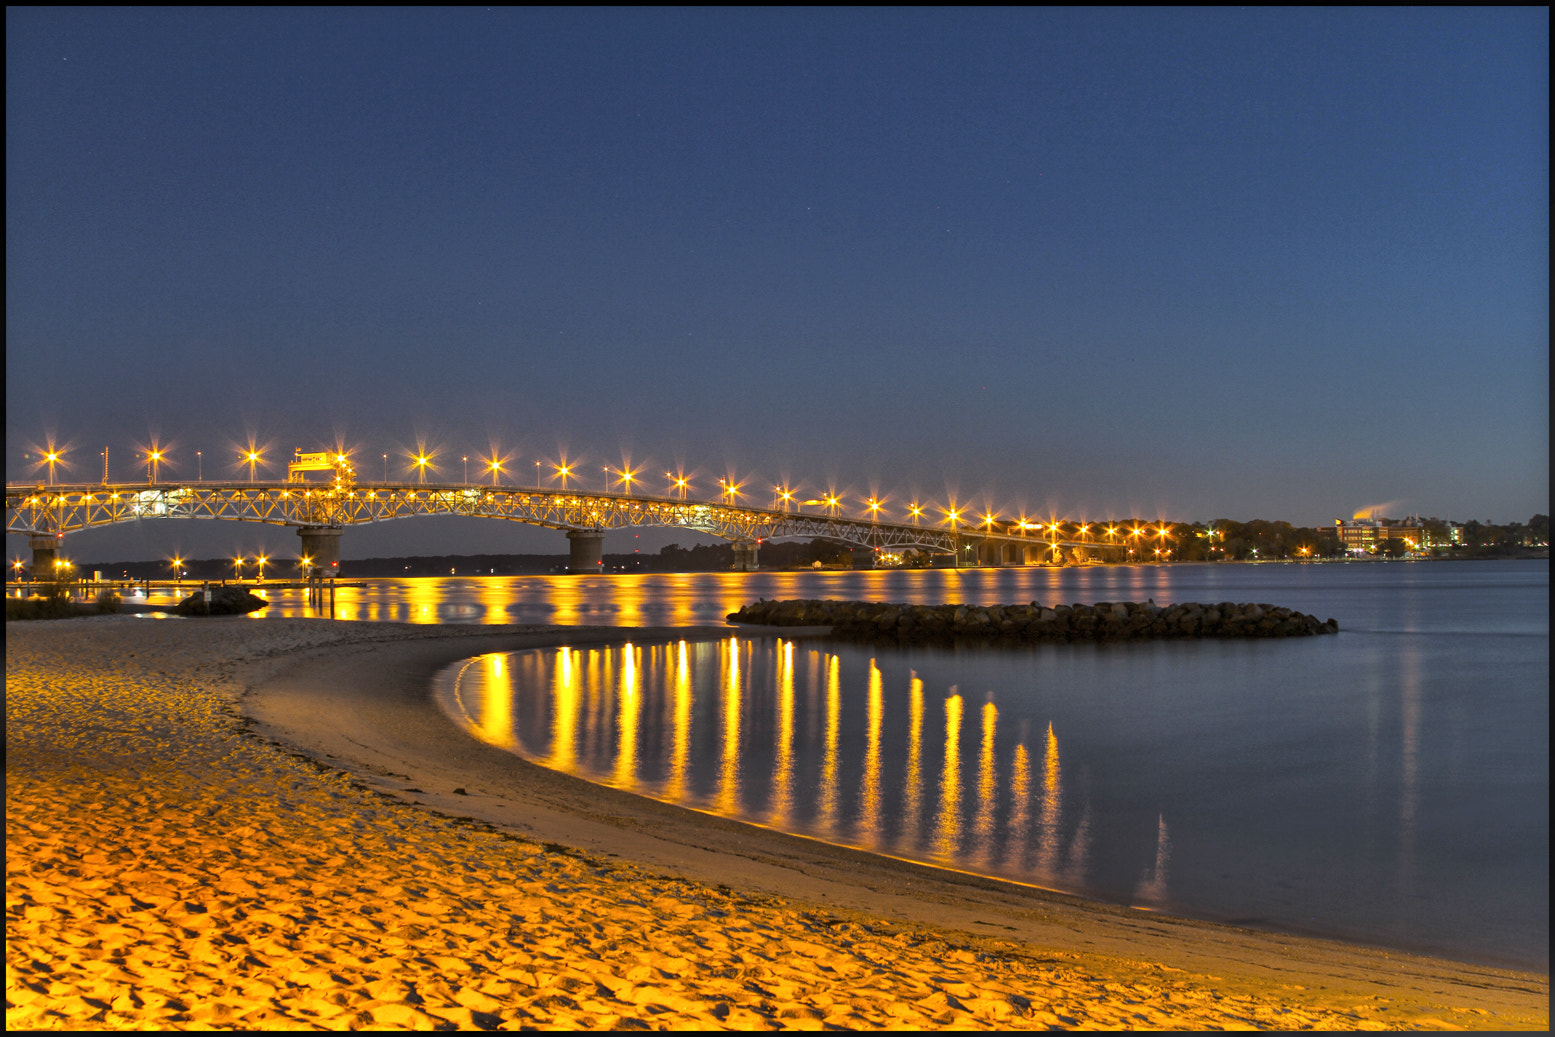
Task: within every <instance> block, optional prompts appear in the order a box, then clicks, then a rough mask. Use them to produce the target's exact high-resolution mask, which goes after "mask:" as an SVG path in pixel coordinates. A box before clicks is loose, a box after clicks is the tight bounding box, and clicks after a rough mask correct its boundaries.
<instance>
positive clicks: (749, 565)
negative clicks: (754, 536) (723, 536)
mask: <svg viewBox="0 0 1555 1037" xmlns="http://www.w3.org/2000/svg"><path fill="white" fill-rule="evenodd" d="M760 546H761V545H760V544H757V543H756V542H755V541H752V540H736V541H735V542H734V569H735V571H736V572H742V573H753V572H755V571H756V549H757V548H758V547H760Z"/></svg>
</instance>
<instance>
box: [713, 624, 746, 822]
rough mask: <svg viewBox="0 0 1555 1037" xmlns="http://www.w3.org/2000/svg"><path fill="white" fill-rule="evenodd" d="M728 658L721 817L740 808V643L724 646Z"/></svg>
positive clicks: (731, 813)
mask: <svg viewBox="0 0 1555 1037" xmlns="http://www.w3.org/2000/svg"><path fill="white" fill-rule="evenodd" d="M720 645H721V647H722V649H723V650H722V652H721V653H720V654H721V655H723V657H724V682H723V721H724V731H723V767H722V769H721V770H720V771H719V774H718V800H717V805H716V809H717V811H718V813H720V814H724V815H725V816H731V815H733V814H735V813H737V812H738V811H739V806H740V642H739V641H738V640H737V639H735V638H732V637H731V638H729V640H728V641H726V642H720Z"/></svg>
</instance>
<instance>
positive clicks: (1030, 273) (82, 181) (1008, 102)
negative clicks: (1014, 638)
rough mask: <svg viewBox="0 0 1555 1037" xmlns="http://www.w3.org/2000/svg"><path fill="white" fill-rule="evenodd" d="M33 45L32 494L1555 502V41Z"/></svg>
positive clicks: (1463, 14)
mask: <svg viewBox="0 0 1555 1037" xmlns="http://www.w3.org/2000/svg"><path fill="white" fill-rule="evenodd" d="M6 25H7V44H6V51H7V84H6V85H7V97H6V113H7V153H6V172H7V177H6V215H7V221H6V222H7V231H6V288H7V300H6V301H7V329H6V331H7V342H6V345H7V352H6V358H7V359H6V383H7V384H6V448H7V453H6V477H7V480H8V481H16V480H21V479H28V478H32V477H33V475H32V473H31V470H30V469H29V467H28V459H27V458H26V457H25V456H24V455H25V454H26V453H28V452H29V450H30V449H31V445H32V444H39V445H41V444H42V443H44V442H45V441H46V437H48V436H49V435H53V436H54V437H56V438H57V440H58V441H59V442H68V443H69V444H71V446H72V448H73V449H72V453H71V457H72V459H73V461H75V462H76V467H75V470H74V473H75V474H74V477H75V478H81V479H92V478H99V477H100V475H101V467H100V465H101V462H100V460H99V458H98V451H100V450H101V449H102V448H103V447H104V446H108V447H110V457H111V459H112V460H113V462H114V464H113V468H114V471H113V474H114V476H115V477H116V478H121V479H127V478H130V477H131V476H132V474H133V472H134V471H135V469H134V467H133V466H132V464H131V459H132V457H133V454H134V450H135V448H136V446H137V445H143V444H145V443H146V442H147V441H148V437H149V436H151V435H153V434H155V435H157V436H159V437H160V440H161V442H162V443H164V444H168V445H170V446H171V448H172V451H173V459H174V461H176V462H177V463H178V464H179V468H178V469H177V471H178V472H180V473H182V474H193V472H194V466H195V458H194V451H195V450H197V449H198V450H202V451H203V452H204V462H203V464H204V469H205V474H206V475H207V476H208V477H209V476H214V475H219V474H222V470H223V466H224V464H225V462H226V460H227V459H228V458H235V457H236V453H235V449H234V447H235V445H237V444H240V443H242V442H244V441H246V439H247V437H248V435H250V434H253V435H257V436H258V437H259V441H260V442H268V443H270V444H272V447H273V449H272V454H271V456H273V457H275V458H277V459H280V458H282V456H283V455H286V454H289V453H290V452H291V450H292V449H293V448H294V447H302V448H305V449H314V448H322V447H323V446H326V445H333V444H335V443H336V442H337V440H338V441H341V442H343V443H344V444H345V445H347V446H350V447H353V448H355V449H356V450H357V451H358V453H359V456H361V457H363V458H371V459H372V463H371V464H368V463H365V462H364V463H363V464H362V466H361V467H362V469H363V471H364V473H365V474H368V475H370V476H374V477H376V475H375V473H376V474H377V475H381V460H380V455H381V454H382V453H383V452H385V451H387V452H389V453H390V454H391V455H396V454H397V455H399V458H400V460H401V462H402V463H403V458H404V455H405V454H406V452H407V450H408V449H409V448H412V447H414V446H415V445H416V443H417V442H418V440H419V441H421V442H424V443H426V444H427V445H428V446H430V447H432V448H434V449H437V450H438V451H439V458H440V460H441V461H444V462H448V461H450V459H451V462H452V466H451V467H446V466H445V467H444V469H443V471H444V473H445V475H451V476H452V477H453V478H458V477H460V475H461V467H460V462H459V457H460V456H462V455H464V454H470V455H471V456H472V457H474V456H476V455H478V454H480V453H482V452H487V451H488V448H489V446H491V445H493V444H494V445H495V446H496V447H497V449H498V450H499V451H500V452H502V453H504V454H508V455H510V456H511V458H512V460H513V462H514V467H517V468H522V467H523V466H525V465H527V466H528V468H529V469H530V471H531V472H532V471H533V462H534V460H535V459H538V458H546V459H551V458H555V457H557V456H558V453H559V451H560V450H561V449H563V448H565V450H566V451H567V453H568V456H569V457H575V458H580V459H581V460H582V462H583V463H584V465H585V466H586V467H590V468H591V469H592V471H593V472H594V473H595V474H596V476H597V474H598V470H599V467H600V466H601V465H606V464H608V465H611V466H612V467H615V466H619V465H621V464H622V463H623V462H624V461H628V460H629V461H630V462H631V463H632V464H634V465H636V464H639V463H646V464H647V466H648V470H649V471H659V472H662V471H663V470H664V469H666V468H669V467H680V466H684V467H686V468H688V469H696V470H698V471H700V472H701V473H702V475H703V479H702V485H704V486H711V485H712V484H713V483H714V482H715V480H716V478H717V477H719V476H722V475H725V474H726V473H728V472H731V471H732V472H733V473H734V474H735V475H736V476H738V477H740V478H747V477H749V479H750V481H751V483H752V485H753V486H755V487H756V492H755V494H754V496H753V498H752V499H754V500H763V499H770V492H766V491H767V489H768V488H770V486H771V485H772V484H773V483H774V482H776V481H779V480H782V479H787V480H791V481H793V482H802V483H804V484H805V485H807V486H809V487H812V488H825V487H826V486H827V485H828V484H830V485H835V486H836V487H837V488H838V489H852V490H853V491H855V492H868V491H870V490H874V491H876V492H880V493H885V494H889V495H891V497H892V499H893V500H894V501H897V502H901V501H905V500H906V499H908V498H909V497H912V496H919V497H921V498H923V499H925V500H939V501H944V500H946V499H948V498H949V496H950V495H952V494H953V495H954V496H955V497H956V499H958V500H960V501H964V502H972V503H974V504H977V505H979V506H983V505H992V506H996V507H999V508H1000V509H1002V510H1003V511H1004V512H1006V513H1009V514H1014V513H1017V512H1020V511H1025V512H1027V513H1031V514H1038V513H1041V514H1055V515H1059V516H1071V517H1081V516H1089V517H1106V516H1108V515H1113V516H1121V515H1146V516H1159V517H1166V518H1175V519H1184V520H1193V519H1209V518H1215V517H1221V516H1226V517H1235V518H1253V517H1267V518H1286V519H1290V520H1292V521H1296V522H1301V523H1318V522H1329V521H1331V520H1332V519H1333V517H1334V516H1336V515H1343V516H1349V515H1351V514H1353V513H1355V512H1356V511H1357V510H1359V509H1363V508H1366V507H1368V506H1371V505H1386V510H1387V513H1388V514H1398V515H1402V514H1404V513H1406V512H1411V511H1418V512H1420V513H1422V514H1434V515H1440V516H1442V517H1452V518H1458V519H1460V520H1461V519H1468V518H1472V517H1478V518H1482V519H1490V520H1493V521H1501V522H1505V521H1511V520H1526V519H1527V518H1528V516H1529V515H1531V514H1532V513H1534V512H1536V511H1543V512H1547V511H1548V497H1549V450H1548V439H1549V417H1548V415H1549V395H1548V392H1549V389H1548V385H1549V381H1548V375H1549V361H1548V340H1549V285H1548V279H1549V263H1548V241H1549V205H1548V197H1549V192H1548V188H1549V175H1548V174H1549V166H1548V157H1549V136H1548V87H1549V82H1548V69H1549V51H1548V38H1549V32H1548V30H1549V22H1548V14H1547V12H1546V11H1543V10H1522V9H1518V10H1490V11H1480V10H1439V9H1430V10H1396V9H1382V10H1356V11H1349V10H1345V11H1339V10H1317V11H1312V10H1303V11H1291V10H1273V11H1271V10H1252V11H1236V10H1221V9H1216V10H1189V11H1158V10H1151V11H1137V10H1130V11H1100V12H1096V11H1041V10H1039V11H1029V10H1020V11H974V12H970V13H969V12H964V11H959V10H956V11H946V10H916V9H914V10H906V11H901V10H896V11H886V10H873V9H871V10H862V11H817V10H786V11H770V10H757V11H749V10H738V11H714V12H708V11H705V10H700V9H699V10H693V11H679V10H675V11H643V10H635V9H632V10H610V11H582V12H578V11H570V10H569V11H525V10H499V11H482V10H453V11H446V12H445V11H424V10H423V11H402V10H388V11H384V10H378V11H361V10H349V11H304V10H264V11H237V12H231V11H226V10H207V11H199V10H195V11H191V10H182V9H180V10H171V11H154V10H56V9H22V10H18V9H11V10H8V12H7V16H6ZM218 459H220V460H218ZM391 471H392V466H391ZM661 481H662V480H661ZM186 525H187V524H186ZM491 525H492V526H496V524H491ZM243 535H245V536H248V537H249V538H250V539H253V538H254V537H255V536H257V534H255V533H254V532H253V531H251V530H244V532H243ZM234 536H237V534H236V533H235V532H234V530H233V529H232V528H230V527H219V528H217V529H215V530H212V531H209V532H204V533H200V534H198V535H192V534H191V533H189V532H180V533H179V539H181V540H182V541H183V542H184V543H185V544H191V543H195V542H198V541H202V540H210V542H211V543H212V544H213V545H214V544H225V543H226V542H227V541H228V540H232V539H233V537H234ZM161 537H163V534H161V533H158V532H156V531H152V533H151V534H149V535H148V534H145V533H139V534H133V535H132V534H130V533H128V532H122V531H121V532H109V531H104V532H99V533H93V534H89V535H83V536H81V537H80V538H78V543H77V544H76V545H75V547H74V551H73V553H75V554H81V553H82V552H85V553H86V554H89V555H93V556H97V555H99V553H101V555H102V556H104V557H106V556H108V555H111V554H113V553H114V552H115V551H116V550H118V545H119V544H121V543H122V544H124V545H127V546H125V547H124V550H130V547H131V546H134V547H135V550H140V549H141V547H144V548H145V549H146V550H148V551H151V556H155V554H156V553H157V551H156V550H153V548H155V546H156V545H157V544H159V543H160V538H161ZM353 537H354V538H355V539H356V541H357V547H356V548H353V547H352V546H350V545H348V547H347V555H348V556H349V555H357V556H360V555H361V554H362V553H363V552H364V550H367V549H368V547H369V545H371V553H378V552H379V551H380V550H381V551H391V550H392V551H396V552H397V551H402V550H403V551H410V550H421V549H423V548H426V547H428V546H429V545H428V544H426V543H425V542H424V540H425V536H424V530H422V529H420V528H419V527H418V526H417V524H416V523H402V524H390V525H389V526H386V527H383V528H382V529H381V530H377V531H372V532H371V533H369V532H368V531H365V530H363V531H357V532H356V533H353ZM11 539H13V540H14V539H16V538H11ZM274 539H277V540H279V541H280V542H284V541H285V537H284V536H277V537H276V538H274ZM292 539H293V540H294V539H295V538H292ZM348 539H350V538H348ZM682 539H684V538H682ZM477 541H478V542H477ZM553 541H557V542H556V543H553ZM656 544H657V540H656V541H655V545H656ZM10 546H12V547H13V548H14V547H16V545H15V544H12V545H10ZM471 546H472V547H476V548H480V549H495V548H499V547H506V548H508V549H514V550H520V549H529V548H531V547H533V548H535V549H540V550H550V549H554V550H557V551H560V550H563V549H564V547H563V545H562V544H561V543H560V542H559V537H558V536H557V534H554V533H553V534H543V533H538V532H529V531H525V530H518V529H514V528H511V527H500V528H495V529H487V527H486V526H480V527H479V531H478V532H477V533H476V534H475V536H474V537H473V539H472V541H471ZM616 546H617V544H616V541H615V540H614V538H613V539H612V540H611V541H609V542H607V547H608V549H612V550H613V549H615V548H616ZM620 546H625V545H624V544H622V545H620ZM443 549H446V545H445V546H444V548H443ZM13 553H14V552H13Z"/></svg>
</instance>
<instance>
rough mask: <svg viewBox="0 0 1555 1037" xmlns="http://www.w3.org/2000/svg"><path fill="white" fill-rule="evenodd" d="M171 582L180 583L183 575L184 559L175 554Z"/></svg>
mask: <svg viewBox="0 0 1555 1037" xmlns="http://www.w3.org/2000/svg"><path fill="white" fill-rule="evenodd" d="M172 564H173V582H174V583H182V582H183V575H184V571H183V570H184V560H183V559H182V558H179V557H178V556H177V555H174V556H173V563H172Z"/></svg>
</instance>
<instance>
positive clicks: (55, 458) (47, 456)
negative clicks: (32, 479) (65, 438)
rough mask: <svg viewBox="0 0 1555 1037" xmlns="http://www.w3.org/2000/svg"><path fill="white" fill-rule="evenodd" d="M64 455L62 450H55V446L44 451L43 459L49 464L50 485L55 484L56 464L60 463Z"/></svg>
mask: <svg viewBox="0 0 1555 1037" xmlns="http://www.w3.org/2000/svg"><path fill="white" fill-rule="evenodd" d="M63 457H64V453H63V452H62V451H59V450H55V449H54V448H53V447H49V449H48V450H47V451H45V452H44V455H43V460H44V462H45V463H47V464H48V466H49V485H50V486H53V485H54V466H55V465H57V464H59V463H60V461H61V458H63Z"/></svg>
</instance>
